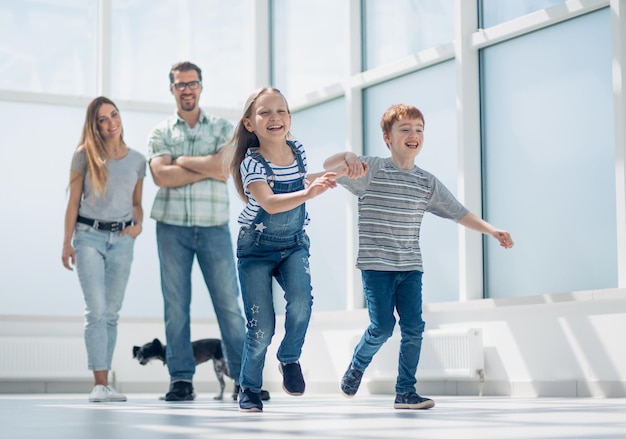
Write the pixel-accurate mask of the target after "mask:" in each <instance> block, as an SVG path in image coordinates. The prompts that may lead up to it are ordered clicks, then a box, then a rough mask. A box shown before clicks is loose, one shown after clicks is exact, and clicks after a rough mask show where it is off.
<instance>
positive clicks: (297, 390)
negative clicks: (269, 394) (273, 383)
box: [278, 363, 305, 396]
mask: <svg viewBox="0 0 626 439" xmlns="http://www.w3.org/2000/svg"><path fill="white" fill-rule="evenodd" d="M278 370H280V373H281V374H282V375H283V390H284V391H285V392H287V394H289V395H291V396H300V395H302V394H303V393H304V387H305V386H304V377H303V376H302V369H301V368H300V363H289V364H283V363H279V364H278Z"/></svg>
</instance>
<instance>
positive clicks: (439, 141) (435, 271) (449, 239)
mask: <svg viewBox="0 0 626 439" xmlns="http://www.w3.org/2000/svg"><path fill="white" fill-rule="evenodd" d="M454 84H455V69H454V62H452V61H449V62H445V63H442V64H438V65H435V66H433V67H430V68H428V69H425V70H421V71H419V72H416V73H412V74H410V75H406V76H404V77H401V78H398V79H394V80H393V81H389V82H386V83H383V84H381V85H377V86H375V87H371V88H369V89H367V90H365V93H364V98H363V101H364V103H363V106H364V110H365V116H364V119H365V120H364V127H365V128H364V131H365V135H364V137H365V153H366V155H374V156H379V157H389V155H390V154H389V150H388V149H387V146H386V145H385V143H384V142H383V138H382V131H381V128H380V118H381V116H382V115H383V113H384V112H385V110H386V109H387V108H388V107H390V106H391V105H393V104H399V103H403V104H409V105H414V106H416V107H417V108H419V109H420V110H421V111H422V113H423V114H424V119H425V122H426V123H425V127H424V148H423V150H422V152H421V153H420V155H419V156H418V157H417V160H416V164H417V166H419V167H420V168H422V169H424V170H426V171H428V172H430V173H432V174H434V175H435V176H436V177H437V178H439V179H440V180H441V181H442V182H443V184H445V185H446V186H447V187H448V189H450V191H452V193H453V194H456V192H457V191H456V185H457V174H456V170H457V159H456V157H457V154H456V113H455V110H456V107H455V102H456V101H455V86H454ZM457 227H458V226H457V225H456V223H454V222H452V221H449V220H443V219H441V218H439V217H436V216H434V215H426V216H425V217H424V221H423V225H422V230H421V236H420V247H421V249H422V254H423V260H424V302H442V301H448V300H457V298H458V291H459V285H458V280H459V277H458V272H459V270H458V230H457Z"/></svg>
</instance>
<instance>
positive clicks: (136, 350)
mask: <svg viewBox="0 0 626 439" xmlns="http://www.w3.org/2000/svg"><path fill="white" fill-rule="evenodd" d="M139 349H140V348H139V346H133V358H137V352H138V351H139Z"/></svg>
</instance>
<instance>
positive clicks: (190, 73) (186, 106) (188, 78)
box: [170, 70, 202, 112]
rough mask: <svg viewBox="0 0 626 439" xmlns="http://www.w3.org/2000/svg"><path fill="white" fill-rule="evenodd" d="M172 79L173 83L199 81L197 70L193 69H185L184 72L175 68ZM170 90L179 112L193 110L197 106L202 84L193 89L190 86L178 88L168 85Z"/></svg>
mask: <svg viewBox="0 0 626 439" xmlns="http://www.w3.org/2000/svg"><path fill="white" fill-rule="evenodd" d="M172 77H173V79H174V81H173V84H180V83H183V82H184V83H187V84H188V83H190V82H191V83H193V82H196V81H198V82H199V81H200V77H199V76H198V72H196V71H195V70H186V71H184V72H181V71H178V70H175V71H173V72H172ZM170 91H171V92H172V94H173V95H174V97H175V98H176V106H177V107H178V111H179V112H187V111H194V110H196V108H198V101H199V100H200V93H202V84H200V86H199V87H198V88H196V89H195V90H192V89H191V88H190V87H185V88H184V89H183V90H178V89H176V87H174V86H171V85H170Z"/></svg>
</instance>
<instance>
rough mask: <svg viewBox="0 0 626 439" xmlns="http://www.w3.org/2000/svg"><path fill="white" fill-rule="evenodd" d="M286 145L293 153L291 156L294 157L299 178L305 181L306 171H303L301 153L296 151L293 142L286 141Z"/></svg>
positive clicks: (296, 148)
mask: <svg viewBox="0 0 626 439" xmlns="http://www.w3.org/2000/svg"><path fill="white" fill-rule="evenodd" d="M287 145H289V147H290V148H291V150H292V151H293V154H294V155H295V156H296V162H297V163H298V171H300V178H302V181H304V180H306V169H304V160H302V151H300V150H299V149H298V147H297V146H296V144H295V142H294V141H293V140H287Z"/></svg>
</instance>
